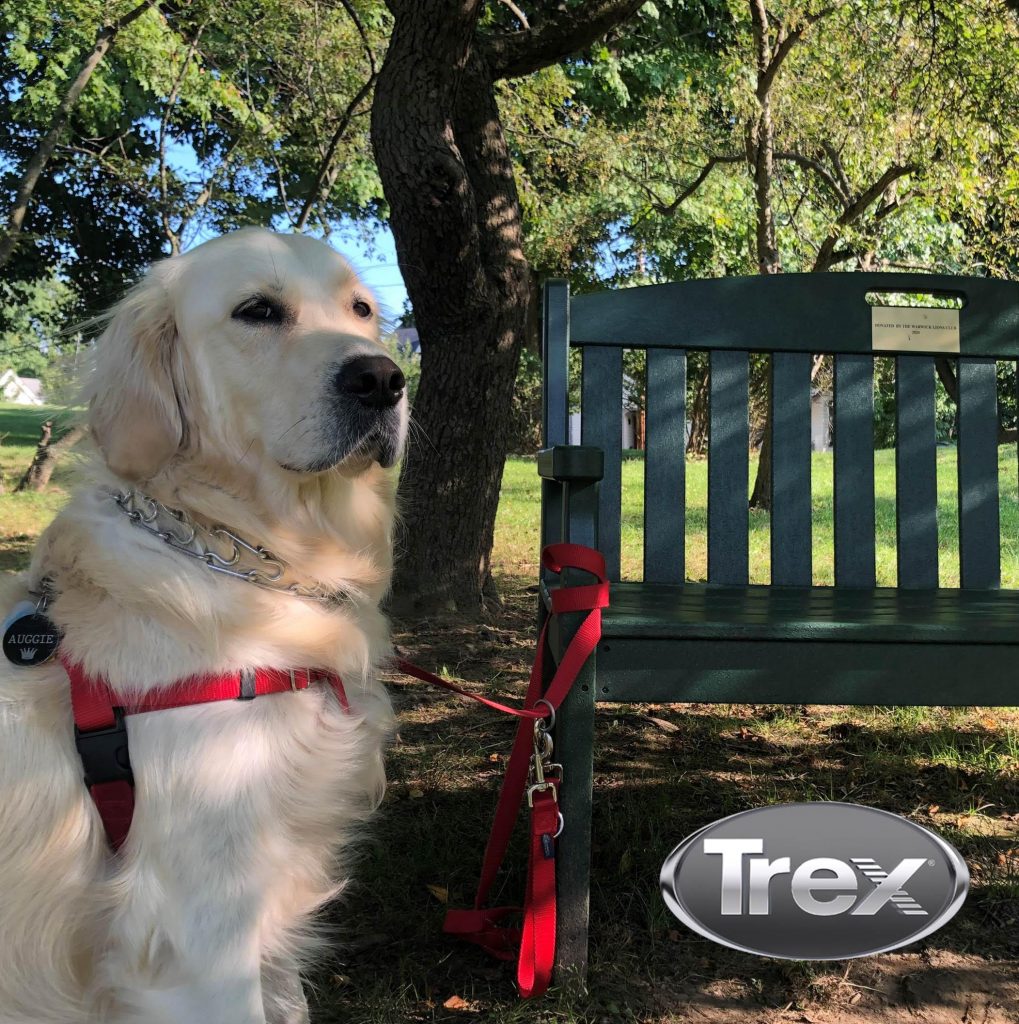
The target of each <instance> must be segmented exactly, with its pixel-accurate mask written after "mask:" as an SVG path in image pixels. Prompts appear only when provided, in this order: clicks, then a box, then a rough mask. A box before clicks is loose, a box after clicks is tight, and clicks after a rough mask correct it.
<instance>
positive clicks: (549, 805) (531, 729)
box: [397, 544, 609, 999]
mask: <svg viewBox="0 0 1019 1024" xmlns="http://www.w3.org/2000/svg"><path fill="white" fill-rule="evenodd" d="M541 564H542V566H543V567H544V568H545V569H548V570H549V571H551V572H554V573H561V572H562V571H563V570H564V569H581V570H583V571H584V572H588V573H590V574H591V575H592V576H595V577H596V578H597V580H598V582H597V583H593V584H589V585H586V586H580V587H567V588H565V589H562V590H553V591H552V614H553V615H561V614H563V613H564V612H583V611H586V612H587V615H586V617H585V618H584V621H583V622H582V623H581V625H580V628H579V629H578V630H577V632H576V633H575V634H574V637H573V639H572V640H571V641H570V644H569V646H568V647H567V648H566V651H565V653H564V654H563V657H562V660H561V661H560V662H559V665H558V667H557V668H556V671H555V674H554V675H553V677H552V681H551V682H550V683H549V685H548V689H547V690H545V692H544V693H542V679H543V668H544V656H545V639H546V633H547V630H548V621H547V620H546V623H545V627H544V628H543V629H542V631H541V636H540V637H539V638H538V652H537V655H536V656H535V659H534V665H533V666H532V668H531V678H530V682H529V684H528V687H527V694H526V696H525V697H524V706H523V708H514V707H510V706H509V705H507V704H500V703H499V702H498V701H494V700H490V699H489V698H487V697H481V696H479V695H478V694H476V693H471V692H470V691H468V690H464V689H462V688H461V687H459V686H456V685H455V684H453V683H450V682H448V681H447V680H445V679H442V678H440V677H439V676H437V675H435V674H434V673H432V672H427V671H426V670H424V669H421V668H418V667H417V665H412V664H411V663H410V662H409V661H404V660H399V661H397V667H398V668H399V670H400V671H401V672H405V673H406V674H407V675H409V676H413V677H414V678H415V679H420V680H422V681H423V682H426V683H432V684H433V685H435V686H441V687H443V688H444V689H446V690H452V691H453V692H454V693H458V694H460V695H461V696H464V697H470V698H471V700H476V701H478V702H479V703H481V704H484V705H485V706H486V707H490V708H494V709H495V710H496V711H502V712H504V713H505V714H508V715H515V716H516V717H517V718H520V719H522V721H521V722H520V726H519V728H518V729H517V735H516V738H515V740H514V741H513V749H512V751H511V752H510V758H509V763H508V764H507V765H506V775H505V778H504V779H503V783H502V789H501V790H500V792H499V801H498V804H497V806H496V811H495V820H494V821H493V823H492V831H491V834H490V835H489V837H488V845H487V846H486V848H485V856H484V860H483V862H482V867H481V879H480V881H479V883H478V891H477V895H476V896H475V897H474V907H473V909H471V910H450V911H447V913H446V922H445V925H444V931H446V932H447V933H448V934H450V935H457V936H459V937H460V938H462V939H466V940H467V941H469V942H474V943H476V944H477V945H479V946H481V947H482V949H485V950H487V951H488V952H489V953H491V954H492V955H493V956H496V957H498V958H499V959H501V960H511V959H512V958H513V956H514V950H516V949H517V948H519V955H518V960H517V984H518V986H519V987H520V993H521V995H522V996H523V997H524V998H525V999H528V998H530V997H531V996H538V995H541V994H542V993H543V992H544V991H545V990H546V989H547V988H548V986H549V982H550V981H551V979H552V965H553V962H554V960H555V942H556V878H555V840H556V837H557V836H558V835H559V834H560V832H561V831H562V828H563V818H562V815H561V813H560V811H559V802H558V801H559V793H558V788H557V786H558V779H556V778H554V777H553V776H551V775H548V774H546V772H547V771H548V770H549V769H550V768H551V765H550V763H549V762H550V756H551V752H552V744H551V736H550V734H549V732H548V728H549V727H550V725H551V723H550V722H546V719H548V718H551V720H552V722H554V721H555V711H556V709H557V708H558V707H559V705H560V704H562V702H563V700H564V699H565V697H566V695H567V693H569V691H570V687H571V686H572V685H573V683H574V681H575V680H576V678H577V675H578V673H579V672H580V670H581V668H583V666H584V663H585V662H586V661H587V659H588V657H589V656H590V654H591V652H592V651H594V649H595V647H596V646H597V644H598V641H599V639H600V638H601V609H602V608H607V607H608V604H609V584H608V580H607V578H606V575H605V559H604V558H603V557H602V556H601V554H600V553H599V552H597V551H595V550H594V549H593V548H588V547H584V546H583V545H580V544H550V545H549V546H548V547H547V548H545V550H544V551H542V553H541ZM539 704H541V705H547V708H548V710H545V709H542V708H539V707H538V705H539ZM525 791H526V793H527V801H528V804H529V806H530V808H531V821H530V840H529V854H528V867H527V893H526V896H525V900H524V907H523V915H524V917H523V927H522V929H516V928H512V927H507V926H506V925H505V924H503V923H502V922H503V919H504V918H507V917H509V916H510V915H511V914H515V913H518V912H519V911H520V908H518V907H485V906H484V904H485V901H486V899H487V898H488V893H489V890H490V889H491V887H492V883H493V882H494V880H495V876H496V873H497V872H498V870H499V866H500V865H501V864H502V861H503V858H504V856H505V854H506V847H507V845H508V844H509V840H510V836H511V835H512V833H513V825H514V823H515V821H516V817H517V813H518V811H519V808H520V803H521V801H522V799H523V797H524V793H525Z"/></svg>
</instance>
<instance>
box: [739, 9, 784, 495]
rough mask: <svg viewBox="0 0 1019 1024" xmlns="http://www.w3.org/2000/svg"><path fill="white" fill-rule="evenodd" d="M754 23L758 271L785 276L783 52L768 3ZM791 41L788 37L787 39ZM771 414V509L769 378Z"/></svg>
mask: <svg viewBox="0 0 1019 1024" xmlns="http://www.w3.org/2000/svg"><path fill="white" fill-rule="evenodd" d="M750 12H751V19H752V22H753V32H754V48H755V51H756V52H755V56H756V60H757V102H758V104H759V105H760V106H759V112H758V115H757V121H756V123H755V124H754V126H753V128H752V129H751V134H750V144H751V152H750V153H749V154H748V155H749V156H750V157H752V164H753V173H754V206H755V208H756V211H757V232H756V235H757V269H758V271H759V272H760V273H762V274H780V273H782V259H781V256H780V255H779V251H778V239H777V237H776V233H775V213H774V210H773V209H772V205H771V190H772V181H773V178H774V173H775V125H774V122H773V121H772V118H771V87H772V84H773V83H774V81H775V76H776V74H777V71H778V66H779V63H780V61H779V54H782V57H783V59H784V54H785V53H787V52H788V48H787V49H785V50H783V49H782V45H783V40H781V39H780V41H779V44H778V46H777V47H776V49H775V53H774V54H773V53H772V48H771V43H770V41H769V38H768V31H769V30H768V15H767V12H766V11H765V8H764V0H750ZM787 38H788V37H787ZM767 389H768V413H767V417H766V419H765V423H764V437H763V439H762V440H761V449H760V453H759V455H758V461H757V477H756V479H755V480H754V489H753V491H752V492H751V494H750V507H751V508H760V509H769V510H770V509H771V424H772V410H771V376H770V374H769V376H768V383H767Z"/></svg>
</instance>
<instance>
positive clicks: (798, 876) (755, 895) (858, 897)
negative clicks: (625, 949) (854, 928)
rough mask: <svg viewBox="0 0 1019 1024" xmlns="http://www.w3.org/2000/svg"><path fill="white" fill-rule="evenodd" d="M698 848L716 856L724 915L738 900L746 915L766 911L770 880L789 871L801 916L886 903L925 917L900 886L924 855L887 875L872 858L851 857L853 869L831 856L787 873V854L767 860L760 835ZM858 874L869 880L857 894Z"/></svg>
mask: <svg viewBox="0 0 1019 1024" xmlns="http://www.w3.org/2000/svg"><path fill="white" fill-rule="evenodd" d="M703 852H704V853H705V854H707V855H709V856H718V857H721V859H722V884H721V901H720V906H719V913H721V914H723V915H726V916H734V915H735V916H738V915H740V914H742V913H743V912H744V904H746V911H747V913H749V914H755V915H762V914H768V913H770V911H771V888H772V884H773V882H775V880H776V879H778V878H781V877H782V876H785V875H790V874H791V875H792V877H791V878H790V879H789V882H788V884H789V888H790V892H791V895H792V899H793V902H794V903H795V904H796V906H798V907H799V908H800V910H802V911H803V912H804V913H805V914H811V915H813V916H815V917H832V916H834V915H836V914H845V913H847V912H848V913H850V914H853V915H861V916H869V915H873V914H876V913H877V912H878V911H879V910H881V909H882V907H884V906H886V905H887V904H889V903H890V904H891V905H892V906H893V907H894V908H895V909H896V910H897V911H898V912H899V913H901V914H910V915H913V916H923V917H927V916H928V915H927V911H926V910H924V909H923V907H921V906H920V904H919V903H917V902H916V900H915V899H913V897H912V896H910V895H909V893H908V892H906V890H905V888H904V886H905V885H906V883H907V882H908V881H909V880H910V879H911V878H912V877H913V876H914V875H915V874H916V873H917V871H919V870H920V868H922V867H924V866H926V865H927V863H928V859H927V858H926V857H904V858H903V859H902V860H900V861H899V863H898V864H897V865H896V866H895V867H894V868H893V869H892V871H891V872H890V873H889V872H887V871H885V870H884V869H883V868H882V867H881V865H880V864H878V862H877V861H876V860H874V859H873V858H872V857H851V858H850V862H851V864H852V865H854V866H855V868H856V870H855V871H854V870H853V867H851V866H850V864H849V863H847V862H846V861H844V860H839V859H838V858H837V857H811V858H809V859H807V860H804V861H803V862H802V863H801V864H800V865H799V866H798V867H797V868H796V870H795V871H793V870H792V861H791V859H790V858H789V857H776V858H775V860H768V858H767V857H764V856H762V854H763V853H764V840H763V839H705V840H704V846H703ZM744 864H745V865H746V870H744ZM931 866H933V862H932V864H931ZM858 873H859V874H858ZM860 875H862V876H863V877H864V878H865V879H866V880H867V881H868V882H870V883H872V885H873V888H871V889H870V890H869V892H864V893H862V894H861V893H860V891H859V890H860ZM744 879H746V885H744ZM745 891H746V895H747V897H748V898H747V899H744V893H745ZM820 894H824V895H820Z"/></svg>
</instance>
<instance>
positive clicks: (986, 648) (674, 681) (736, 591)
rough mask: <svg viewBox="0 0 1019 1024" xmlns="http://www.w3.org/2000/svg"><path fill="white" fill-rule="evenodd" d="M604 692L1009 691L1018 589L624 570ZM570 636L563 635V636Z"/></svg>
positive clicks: (1017, 656)
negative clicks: (842, 584)
mask: <svg viewBox="0 0 1019 1024" xmlns="http://www.w3.org/2000/svg"><path fill="white" fill-rule="evenodd" d="M611 592H612V603H611V606H610V607H609V608H608V609H606V610H605V611H604V612H603V613H602V641H601V643H600V644H599V647H598V651H597V684H596V686H597V694H596V699H597V700H600V701H651V702H663V703H669V702H686V701H705V702H725V703H783V704H786V703H804V704H807V703H810V704H818V703H823V704H885V705H888V704H925V705H930V704H944V705H971V704H999V705H1000V704H1001V703H1002V680H1003V679H1010V678H1011V679H1015V681H1016V686H1015V689H1016V696H1015V704H1016V705H1019V592H1016V591H1005V590H986V591H973V590H969V591H967V590H927V591H920V590H897V589H892V588H877V589H873V590H850V589H836V588H834V587H768V586H741V587H734V586H720V585H716V584H704V583H685V584H680V585H669V584H656V583H613V584H612V591H611ZM557 647H558V643H557V640H556V639H553V650H556V649H557Z"/></svg>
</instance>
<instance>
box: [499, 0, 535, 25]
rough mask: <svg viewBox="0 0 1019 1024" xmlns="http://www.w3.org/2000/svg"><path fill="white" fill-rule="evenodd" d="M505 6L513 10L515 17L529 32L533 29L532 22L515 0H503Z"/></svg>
mask: <svg viewBox="0 0 1019 1024" xmlns="http://www.w3.org/2000/svg"><path fill="white" fill-rule="evenodd" d="M501 3H502V4H503V6H504V7H508V8H509V9H510V11H512V12H513V17H514V18H516V19H517V21H519V22H520V24H521V25H522V26H523V27H524V29H525V30H526V31H528V32H530V31H531V23H530V22H529V21H528V20H527V15H526V14H524V12H523V11H522V10H520V8H519V7H517V5H516V4H515V3H514V2H513V0H501Z"/></svg>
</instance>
